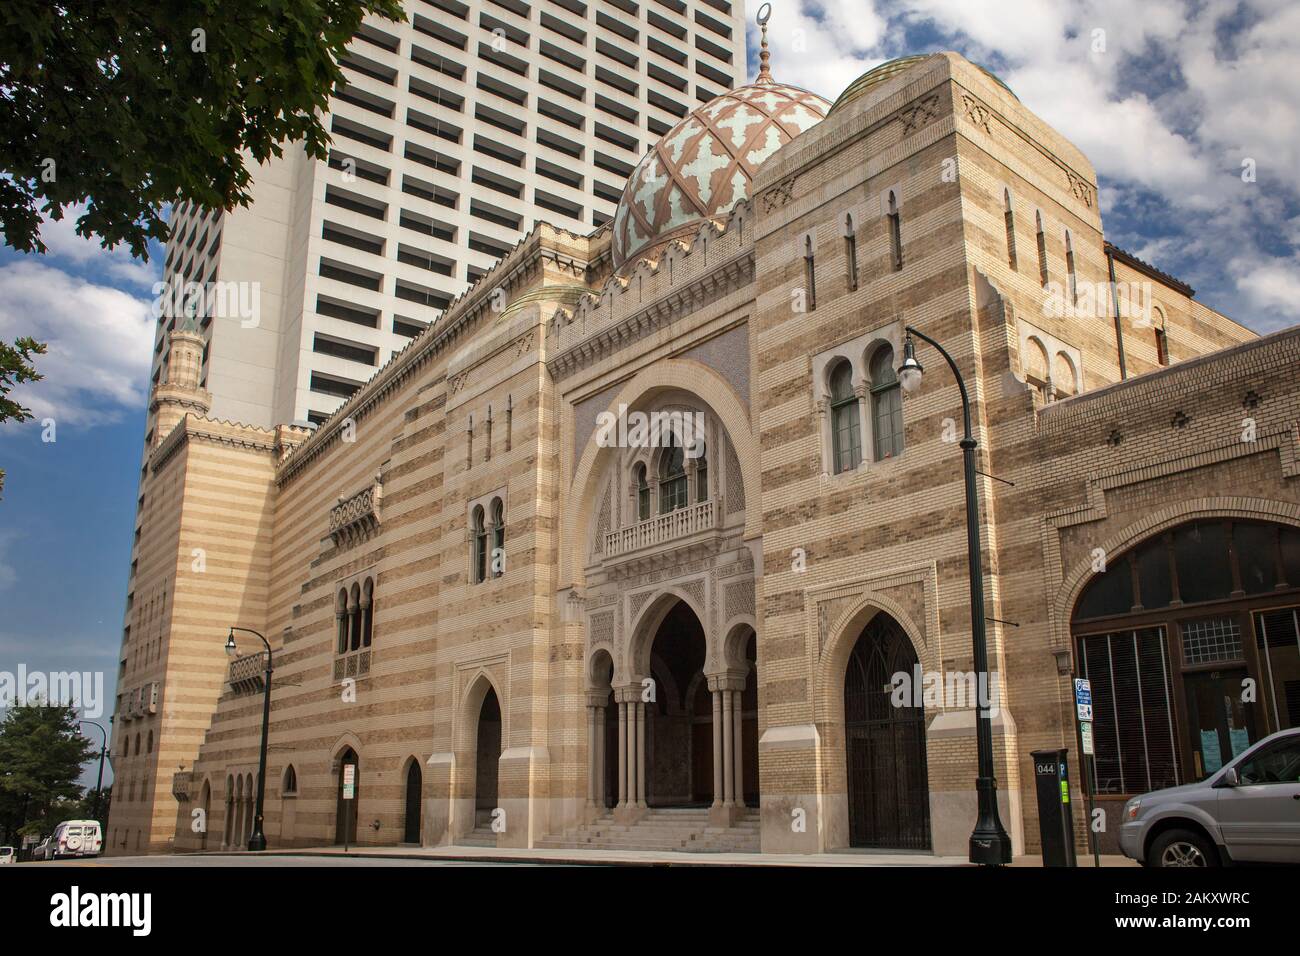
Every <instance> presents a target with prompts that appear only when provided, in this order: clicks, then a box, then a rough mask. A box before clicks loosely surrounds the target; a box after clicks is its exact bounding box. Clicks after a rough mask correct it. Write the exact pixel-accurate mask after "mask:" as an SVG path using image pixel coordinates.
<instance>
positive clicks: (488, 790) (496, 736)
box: [474, 688, 501, 828]
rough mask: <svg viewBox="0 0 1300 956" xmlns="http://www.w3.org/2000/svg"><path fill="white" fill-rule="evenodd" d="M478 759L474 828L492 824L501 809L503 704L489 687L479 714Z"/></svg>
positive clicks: (475, 773)
mask: <svg viewBox="0 0 1300 956" xmlns="http://www.w3.org/2000/svg"><path fill="white" fill-rule="evenodd" d="M474 753H475V757H474V826H475V828H480V827H487V826H490V825H491V823H492V811H493V810H495V809H496V807H497V772H498V768H499V765H500V761H501V703H500V701H498V700H497V695H496V691H495V690H493V689H492V688H488V691H487V694H486V695H485V696H484V698H483V706H482V707H480V708H479V712H478V743H477V745H476V747H475V751H474Z"/></svg>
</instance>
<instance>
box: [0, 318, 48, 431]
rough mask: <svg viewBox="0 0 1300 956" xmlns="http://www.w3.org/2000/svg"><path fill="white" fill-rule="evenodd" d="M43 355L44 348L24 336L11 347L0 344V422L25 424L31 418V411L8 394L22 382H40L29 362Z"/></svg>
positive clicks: (39, 376)
mask: <svg viewBox="0 0 1300 956" xmlns="http://www.w3.org/2000/svg"><path fill="white" fill-rule="evenodd" d="M44 354H45V346H44V345H43V344H42V343H40V342H37V341H36V340H35V339H32V338H29V337H26V336H24V337H22V338H19V339H17V340H16V341H15V342H14V344H13V345H12V346H10V345H6V344H5V343H4V342H0V422H4V421H8V420H10V419H13V420H14V421H16V422H25V421H27V420H28V419H29V418H31V417H32V413H31V410H30V409H27V408H24V407H23V406H22V405H19V404H18V403H17V402H15V401H14V400H13V399H11V398H10V397H9V392H10V390H11V389H12V388H13V387H14V386H15V385H18V384H21V383H23V382H38V381H40V379H41V378H42V376H41V374H40V373H39V372H37V371H36V368H35V367H34V366H33V365H32V364H31V360H32V356H33V355H44Z"/></svg>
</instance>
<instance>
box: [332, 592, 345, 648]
mask: <svg viewBox="0 0 1300 956" xmlns="http://www.w3.org/2000/svg"><path fill="white" fill-rule="evenodd" d="M334 617H335V621H336V623H337V625H338V652H339V653H340V654H346V653H347V651H348V592H347V590H346V589H344V590H340V591H339V596H338V600H337V601H336V602H335V605H334Z"/></svg>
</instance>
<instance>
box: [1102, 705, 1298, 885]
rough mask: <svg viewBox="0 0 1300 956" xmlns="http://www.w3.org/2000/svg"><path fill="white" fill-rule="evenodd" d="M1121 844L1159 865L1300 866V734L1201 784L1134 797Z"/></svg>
mask: <svg viewBox="0 0 1300 956" xmlns="http://www.w3.org/2000/svg"><path fill="white" fill-rule="evenodd" d="M1119 845H1120V849H1121V850H1122V851H1123V853H1124V855H1125V856H1127V857H1131V858H1132V859H1134V860H1137V861H1138V862H1139V863H1142V864H1144V865H1146V866H1152V867H1165V866H1225V865H1231V864H1234V863H1300V728H1294V729H1291V730H1283V731H1279V732H1278V733H1276V734H1272V735H1271V736H1268V737H1265V738H1264V739H1263V740H1261V741H1259V742H1258V743H1256V744H1254V745H1253V746H1251V747H1250V748H1248V749H1247V750H1246V751H1245V752H1244V753H1242V754H1241V756H1239V757H1237V758H1235V759H1234V760H1232V761H1230V762H1229V763H1227V764H1225V765H1224V766H1223V767H1222V768H1220V769H1219V770H1217V771H1215V772H1214V773H1212V774H1211V775H1210V776H1209V777H1207V778H1206V779H1204V780H1202V781H1200V782H1198V783H1188V784H1184V785H1182V786H1180V787H1169V788H1168V789H1165V790H1156V791H1153V792H1152V793H1146V794H1143V795H1142V796H1140V797H1134V798H1133V799H1132V800H1130V801H1128V803H1126V804H1125V805H1124V811H1123V819H1122V821H1121V823H1120V831H1119Z"/></svg>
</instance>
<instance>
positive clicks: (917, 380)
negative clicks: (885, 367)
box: [898, 335, 925, 392]
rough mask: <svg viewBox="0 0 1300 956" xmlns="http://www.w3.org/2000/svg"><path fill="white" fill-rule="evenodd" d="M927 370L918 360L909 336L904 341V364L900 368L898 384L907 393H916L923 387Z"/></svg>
mask: <svg viewBox="0 0 1300 956" xmlns="http://www.w3.org/2000/svg"><path fill="white" fill-rule="evenodd" d="M924 372H925V369H923V368H922V367H921V363H920V362H918V361H917V360H916V346H915V344H914V343H913V342H912V337H911V336H910V335H909V336H908V337H907V338H906V339H904V340H903V364H902V365H900V366H899V367H898V384H899V385H900V386H902V389H903V391H905V392H914V391H916V390H917V389H918V388H919V387H920V385H921V377H922V375H923V374H924Z"/></svg>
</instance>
